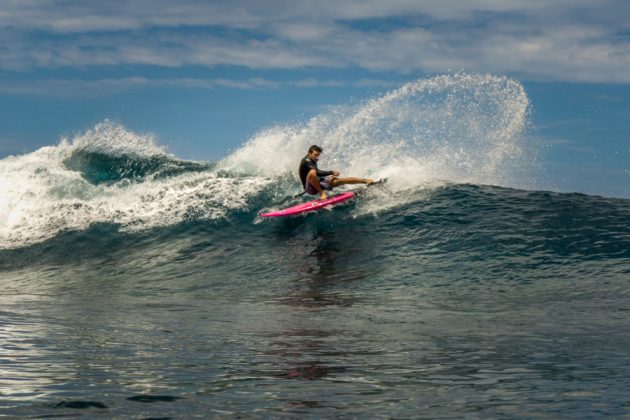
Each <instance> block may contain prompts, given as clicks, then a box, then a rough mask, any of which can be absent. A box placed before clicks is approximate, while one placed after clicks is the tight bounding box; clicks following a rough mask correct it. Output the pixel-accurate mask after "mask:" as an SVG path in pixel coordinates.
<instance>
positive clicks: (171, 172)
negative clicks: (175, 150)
mask: <svg viewBox="0 0 630 420" xmlns="http://www.w3.org/2000/svg"><path fill="white" fill-rule="evenodd" d="M63 164H64V166H65V167H66V168H68V169H69V170H71V171H76V172H79V173H80V174H81V176H82V177H83V178H84V179H86V180H87V181H89V182H90V183H92V184H95V185H98V184H102V183H105V184H113V183H116V182H118V181H122V180H130V181H134V182H142V181H145V180H146V179H147V178H150V179H151V180H153V179H161V178H168V177H173V176H177V175H181V174H184V173H194V172H202V171H208V170H212V169H213V168H214V167H215V166H216V165H213V164H209V163H196V162H188V161H183V160H180V159H175V158H172V157H170V156H165V155H157V156H148V157H143V156H134V155H109V154H107V153H99V152H92V151H85V150H76V151H74V152H72V153H71V155H70V156H69V157H67V158H65V159H64V160H63Z"/></svg>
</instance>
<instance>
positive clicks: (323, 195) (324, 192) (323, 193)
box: [319, 191, 328, 200]
mask: <svg viewBox="0 0 630 420" xmlns="http://www.w3.org/2000/svg"><path fill="white" fill-rule="evenodd" d="M327 198H328V196H327V195H326V191H322V193H321V194H320V195H319V199H320V200H325V199H327Z"/></svg>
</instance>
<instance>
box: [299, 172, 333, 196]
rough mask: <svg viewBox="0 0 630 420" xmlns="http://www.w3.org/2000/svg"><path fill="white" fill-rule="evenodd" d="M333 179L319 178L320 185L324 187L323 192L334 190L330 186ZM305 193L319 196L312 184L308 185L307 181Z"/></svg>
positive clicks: (329, 177)
mask: <svg viewBox="0 0 630 420" xmlns="http://www.w3.org/2000/svg"><path fill="white" fill-rule="evenodd" d="M331 178H332V177H331V176H328V177H319V185H320V186H321V187H322V190H325V191H331V190H332V186H331V185H330V181H331ZM304 191H306V192H307V193H308V194H310V195H317V194H319V193H318V192H317V190H316V189H315V188H314V187H313V186H312V185H311V184H309V183H308V181H306V183H305V184H304Z"/></svg>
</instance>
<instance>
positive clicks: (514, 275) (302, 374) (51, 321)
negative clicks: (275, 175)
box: [0, 156, 630, 418]
mask: <svg viewBox="0 0 630 420" xmlns="http://www.w3.org/2000/svg"><path fill="white" fill-rule="evenodd" d="M92 158H94V156H92ZM75 163H76V162H75ZM156 165H158V167H162V166H160V165H162V163H159V162H158V163H157V164H156ZM94 167H95V166H94V164H93V163H91V164H90V168H94ZM75 169H77V168H75ZM80 169H81V168H78V169H77V170H80ZM137 170H138V171H140V172H139V173H138V176H139V177H146V176H148V175H150V174H152V173H153V172H154V171H152V170H151V169H150V168H149V169H147V168H144V167H141V168H138V169H137ZM172 170H173V171H175V172H174V173H175V174H177V173H180V171H193V172H197V171H203V170H204V168H202V167H195V168H172ZM103 173H106V174H107V173H108V172H107V170H104V171H103ZM128 176H129V174H123V175H121V177H128ZM163 176H164V177H166V178H168V177H169V176H172V174H170V173H167V174H165V175H163ZM98 177H99V175H98V172H94V179H91V182H93V183H95V184H98V183H104V184H108V183H111V182H113V181H116V179H115V178H116V177H115V176H114V177H113V178H112V176H110V175H108V176H106V177H105V178H102V177H101V178H98ZM112 179H113V181H112ZM156 182H159V180H158V181H156ZM274 191H275V190H274V189H273V187H271V189H269V187H268V188H266V189H263V192H261V193H260V194H258V195H254V196H252V197H249V198H248V200H246V202H245V204H243V205H241V206H239V207H237V208H235V209H228V210H227V212H228V213H227V214H228V215H227V217H225V218H219V219H208V218H201V217H198V216H197V215H198V214H200V212H202V211H201V210H200V209H189V216H188V217H186V218H184V220H183V221H181V222H179V223H176V224H172V225H169V226H161V227H160V226H157V227H154V228H150V229H143V230H138V231H133V230H128V229H121V227H120V225H118V224H116V223H113V222H111V221H104V222H103V221H95V222H94V223H91V224H90V225H89V227H87V228H82V229H72V228H68V229H64V230H62V231H59V232H58V233H57V234H55V235H54V236H52V237H50V238H47V239H45V240H41V241H32V242H33V243H30V244H27V245H24V246H17V247H5V248H4V249H2V250H0V415H3V416H9V417H17V416H27V417H29V416H30V417H48V416H53V417H57V416H60V417H64V416H83V417H97V416H101V417H125V418H147V417H161V418H165V417H170V418H187V417H194V416H199V417H218V418H221V417H225V418H228V417H229V418H232V417H235V416H241V417H246V418H249V417H291V418H293V417H333V416H334V417H386V418H391V417H396V418H400V417H402V418H462V417H466V418H531V417H538V416H542V417H546V418H575V417H577V418H580V417H581V418H593V417H600V416H606V415H607V416H612V417H623V416H628V415H630V392H629V391H628V390H629V389H630V351H629V350H628V349H630V287H629V285H630V227H629V226H630V201H629V200H624V199H613V198H602V197H594V196H586V195H581V194H558V193H549V192H538V191H523V190H515V189H506V188H498V187H490V186H480V185H467V184H450V185H442V186H435V187H425V188H417V189H412V190H405V191H391V190H390V191H388V190H387V189H386V188H385V189H384V190H380V191H375V192H373V193H370V194H367V195H366V196H364V197H361V198H360V199H358V200H356V201H355V202H352V203H350V204H349V205H346V206H340V207H336V208H335V209H334V210H331V211H323V212H320V213H316V214H310V215H308V216H306V217H297V218H292V219H287V220H265V221H261V220H260V219H259V218H258V217H257V214H258V212H259V211H260V210H261V209H262V208H269V207H274V206H279V205H281V204H282V203H284V201H282V199H280V198H278V195H277V194H275V193H274ZM388 201H389V202H392V203H399V204H396V205H392V206H381V207H380V208H379V209H377V210H376V211H362V209H363V208H364V206H368V205H369V204H370V203H371V202H381V203H383V202H388ZM77 212H79V210H77ZM66 217H69V216H66ZM64 220H66V219H64ZM68 224H69V225H71V223H69V222H68Z"/></svg>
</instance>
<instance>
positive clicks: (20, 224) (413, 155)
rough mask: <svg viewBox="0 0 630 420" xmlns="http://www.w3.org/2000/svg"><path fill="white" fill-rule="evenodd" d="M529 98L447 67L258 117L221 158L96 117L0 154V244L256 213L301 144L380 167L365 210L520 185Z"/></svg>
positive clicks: (293, 188) (329, 161) (526, 174)
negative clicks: (383, 89)
mask: <svg viewBox="0 0 630 420" xmlns="http://www.w3.org/2000/svg"><path fill="white" fill-rule="evenodd" d="M527 112H528V99H527V95H526V94H525V91H524V89H523V87H522V86H521V85H520V84H519V83H518V82H516V81H514V80H511V79H508V78H505V77H497V76H491V75H466V74H457V75H449V76H439V77H434V78H431V79H425V80H418V81H415V82H411V83H407V84H405V85H403V86H402V87H400V88H399V89H396V90H393V91H391V92H389V93H387V94H385V95H383V96H381V97H378V98H375V99H372V100H370V101H368V102H366V103H363V104H361V105H358V106H352V107H350V106H348V107H333V108H331V109H330V110H329V111H327V112H325V113H323V114H321V115H318V116H316V117H315V118H312V119H311V120H309V121H307V122H305V123H303V124H294V125H285V126H274V127H270V128H267V129H264V130H263V131H261V132H260V133H258V134H257V135H255V136H254V137H253V138H251V139H250V140H249V141H247V142H246V143H245V144H244V145H243V146H242V147H241V148H239V149H238V150H236V151H235V152H234V153H232V154H231V155H229V156H227V157H226V158H225V159H223V160H222V161H220V162H218V163H216V164H214V163H205V162H190V161H185V160H181V159H178V158H177V157H175V156H173V155H172V154H170V153H168V152H167V151H166V149H165V148H163V147H161V146H159V145H158V144H156V141H155V139H154V138H153V137H152V136H151V135H142V134H137V133H133V132H131V131H129V130H128V129H126V128H125V127H123V126H121V125H120V124H116V123H113V122H110V121H104V122H102V123H99V124H97V125H96V126H95V127H94V128H92V129H90V130H87V131H86V132H85V133H82V134H80V135H78V136H76V137H74V138H72V139H62V140H61V142H60V143H59V144H58V145H56V146H50V147H44V148H41V149H39V150H37V151H35V152H33V153H30V154H26V155H22V156H12V157H8V158H5V159H3V160H2V161H0V249H2V248H13V247H19V246H24V245H29V244H33V243H37V242H40V241H43V240H46V239H49V238H51V237H53V236H55V235H57V234H59V233H61V232H64V231H73V230H85V229H87V228H88V227H89V226H91V225H94V224H98V223H107V224H113V225H116V226H117V227H118V228H119V229H120V230H122V231H139V230H146V229H152V228H156V227H161V226H170V225H174V224H177V223H181V222H185V221H215V222H216V221H228V222H229V220H231V218H233V216H234V214H236V213H239V212H246V213H251V217H249V220H251V221H256V213H257V212H258V211H259V210H260V209H261V208H272V207H278V206H280V205H284V204H286V200H285V199H286V197H287V195H290V194H292V193H295V192H297V191H299V188H300V187H299V183H298V181H297V174H296V167H297V163H298V161H299V159H300V158H301V157H302V156H303V155H304V154H305V152H306V150H307V148H308V147H309V146H310V145H311V144H319V145H321V146H323V148H324V154H323V157H322V159H321V162H320V166H321V167H322V168H335V169H339V170H341V171H342V176H344V175H345V176H359V177H372V178H381V177H387V178H389V182H388V189H387V191H385V192H381V193H380V194H376V195H375V197H373V199H372V200H371V201H370V202H365V203H363V204H362V205H361V206H357V208H356V209H355V212H354V213H353V215H354V216H355V217H356V216H360V215H362V214H366V213H371V214H375V213H378V212H379V211H383V210H385V209H389V208H395V207H396V206H400V205H403V204H405V203H407V202H409V201H410V200H411V201H413V200H417V195H416V192H417V191H418V190H419V189H420V190H421V189H426V188H432V187H433V186H435V185H443V184H444V183H445V182H451V183H474V184H491V185H501V186H509V187H523V186H525V187H531V186H532V185H534V181H535V180H534V179H533V178H532V177H531V172H530V169H531V168H532V167H535V166H536V161H535V158H534V151H533V150H532V149H531V148H530V147H528V145H527V144H526V143H525V139H524V132H525V129H526V127H527Z"/></svg>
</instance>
